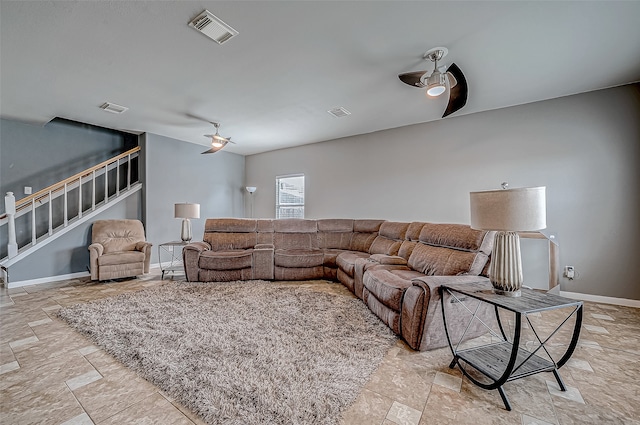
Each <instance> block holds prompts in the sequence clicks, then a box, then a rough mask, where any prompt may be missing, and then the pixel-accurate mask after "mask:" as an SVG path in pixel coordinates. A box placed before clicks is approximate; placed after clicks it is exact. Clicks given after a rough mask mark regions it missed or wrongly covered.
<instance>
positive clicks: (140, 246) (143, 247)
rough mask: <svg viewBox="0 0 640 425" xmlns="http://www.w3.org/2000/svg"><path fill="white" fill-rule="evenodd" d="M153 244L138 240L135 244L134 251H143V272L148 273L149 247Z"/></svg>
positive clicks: (149, 261)
mask: <svg viewBox="0 0 640 425" xmlns="http://www.w3.org/2000/svg"><path fill="white" fill-rule="evenodd" d="M152 246H153V244H152V243H151V242H147V241H140V242H138V243H137V244H136V251H140V252H143V253H144V269H143V270H144V272H145V273H149V263H151V247H152Z"/></svg>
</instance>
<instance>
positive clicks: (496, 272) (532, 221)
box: [470, 183, 547, 297]
mask: <svg viewBox="0 0 640 425" xmlns="http://www.w3.org/2000/svg"><path fill="white" fill-rule="evenodd" d="M505 186H506V184H504V183H503V187H505ZM545 189H546V188H545V187H526V188H516V189H502V190H489V191H482V192H471V193H470V200H471V227H472V228H473V229H478V230H496V231H497V232H496V236H495V241H494V244H493V250H492V251H491V264H490V265H489V279H490V280H491V283H492V284H493V287H494V289H495V291H496V293H498V294H501V295H506V296H510V297H519V296H520V295H521V292H520V288H521V287H522V261H521V258H520V237H519V236H518V233H517V232H532V231H537V230H542V229H544V228H545V227H546V226H547V214H546V198H545Z"/></svg>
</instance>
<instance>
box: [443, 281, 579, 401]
mask: <svg viewBox="0 0 640 425" xmlns="http://www.w3.org/2000/svg"><path fill="white" fill-rule="evenodd" d="M445 296H447V297H446V298H447V299H448V300H449V301H450V302H452V303H463V305H464V303H465V301H467V302H468V301H469V298H471V299H474V300H479V301H480V302H481V303H488V304H490V305H492V306H493V307H494V311H495V316H496V321H497V325H498V328H499V333H498V332H496V331H495V330H494V329H492V328H491V326H489V325H488V324H486V323H485V322H482V324H483V325H484V326H485V327H486V328H487V330H488V331H489V332H490V333H491V335H492V336H493V337H495V339H496V340H497V342H492V343H489V344H484V345H480V346H477V347H471V348H464V349H462V348H460V344H461V343H462V341H463V339H464V334H463V335H462V337H461V338H460V340H459V341H452V340H451V337H450V333H449V329H448V327H447V309H446V304H447V302H446V301H445ZM440 297H441V298H440V304H441V306H442V317H443V322H444V328H445V333H446V335H447V340H448V342H449V347H450V348H451V353H452V354H453V360H452V361H451V364H450V365H449V367H450V368H454V367H455V366H456V365H458V367H459V368H460V370H461V371H462V373H463V374H464V376H466V377H467V378H469V380H470V381H471V382H473V383H474V384H476V385H477V386H479V387H481V388H484V389H487V390H493V389H497V390H498V392H499V393H500V397H502V401H503V402H504V407H505V409H507V410H511V404H510V403H509V399H508V398H507V395H506V393H505V392H504V389H503V388H502V386H503V385H504V384H505V383H506V382H509V381H513V380H516V379H520V378H524V377H527V376H531V375H534V374H536V373H540V372H553V375H554V376H555V378H556V381H557V382H558V386H559V387H560V389H561V390H562V391H566V390H567V388H566V386H565V385H564V382H563V381H562V378H561V377H560V374H559V373H558V369H560V368H561V367H562V366H563V365H564V364H565V363H566V362H567V361H568V360H569V358H570V357H571V355H572V354H573V351H574V350H575V348H576V345H577V343H578V338H579V336H580V327H581V325H582V309H583V304H582V301H575V300H572V299H569V298H564V297H561V296H558V295H553V294H547V293H543V292H536V291H533V290H530V289H524V288H523V289H522V296H520V297H515V298H514V297H506V296H504V295H498V294H496V293H495V292H494V291H493V290H479V289H477V288H470V287H467V288H465V287H464V286H463V285H460V286H456V287H450V286H442V287H441V288H440ZM478 305H479V303H478ZM561 308H567V309H568V310H569V312H568V314H567V315H566V318H564V320H562V321H561V322H560V324H559V325H557V327H556V328H555V330H553V331H552V332H551V333H550V334H549V335H548V336H546V337H544V336H541V333H540V332H538V331H536V329H535V327H534V325H533V323H532V322H531V320H530V317H529V316H531V315H532V314H534V313H539V312H542V311H548V310H555V309H561ZM465 309H466V310H467V311H468V312H469V315H470V317H471V318H470V321H469V324H471V321H473V320H480V319H479V318H478V317H477V316H476V312H477V311H478V308H477V307H476V309H475V310H473V311H472V309H470V308H467V307H466V306H465ZM500 310H506V311H510V312H512V313H515V325H514V329H513V336H512V337H511V338H509V337H508V336H507V334H506V333H505V328H504V326H503V323H502V321H501V319H500ZM573 316H575V322H574V326H573V334H572V338H571V341H570V342H569V344H568V346H567V349H566V351H565V352H564V354H563V355H562V356H561V357H560V359H559V360H557V361H556V360H554V358H553V357H552V355H551V354H550V353H549V350H548V349H547V347H545V344H546V343H547V342H548V341H549V340H550V339H551V338H552V337H553V336H554V335H555V334H556V333H557V332H558V331H559V330H560V329H561V328H562V327H563V326H564V325H565V324H566V323H567V322H568V321H569V319H570V318H571V317H573ZM523 319H524V321H526V323H527V324H528V326H529V328H530V329H531V331H532V333H533V334H534V335H535V337H536V339H537V341H538V345H537V347H535V349H533V350H531V351H530V350H528V349H526V348H524V347H522V346H520V338H521V335H522V326H523ZM467 327H468V326H467ZM465 365H468V366H470V367H471V368H473V369H475V371H477V372H480V374H481V375H482V376H484V377H485V378H486V379H482V380H481V379H480V378H481V376H479V375H478V374H477V373H474V374H473V375H475V376H473V375H472V374H470V373H469V371H468V370H467V369H466V368H465Z"/></svg>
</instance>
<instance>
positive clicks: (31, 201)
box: [0, 146, 141, 258]
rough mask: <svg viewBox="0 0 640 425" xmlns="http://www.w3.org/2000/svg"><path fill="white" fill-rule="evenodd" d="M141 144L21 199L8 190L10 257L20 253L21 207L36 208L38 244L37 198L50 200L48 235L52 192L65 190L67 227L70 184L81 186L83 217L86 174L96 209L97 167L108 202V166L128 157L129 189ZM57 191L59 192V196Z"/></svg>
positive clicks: (2, 220) (4, 219)
mask: <svg viewBox="0 0 640 425" xmlns="http://www.w3.org/2000/svg"><path fill="white" fill-rule="evenodd" d="M140 150H141V149H140V146H136V147H134V148H132V149H129V150H128V151H126V152H123V153H121V154H118V155H116V156H114V157H112V158H109V159H107V160H105V161H102V162H101V163H99V164H96V165H94V166H92V167H89V168H87V169H85V170H83V171H80V172H79V173H76V174H74V175H73V176H71V177H67V178H66V179H64V180H61V181H59V182H57V183H54V184H52V185H50V186H47V187H45V188H44V189H41V190H39V191H37V192H36V193H33V194H31V195H28V196H25V197H24V198H22V199H20V200H16V199H15V197H14V195H13V192H7V194H6V196H5V197H4V203H5V213H3V214H1V215H0V224H2V225H4V224H7V225H8V241H7V253H8V258H13V257H15V256H16V255H17V254H18V244H17V241H16V231H15V217H16V215H17V214H18V213H19V212H20V211H22V210H25V209H27V208H29V207H31V208H32V210H33V214H32V219H31V232H32V238H31V239H32V242H31V244H32V246H33V245H35V244H36V243H37V235H36V219H35V209H36V207H37V205H36V201H38V202H39V203H41V202H42V199H44V198H47V199H48V202H49V232H48V233H49V235H52V234H53V227H52V210H51V202H52V199H53V194H54V193H57V192H60V191H64V198H65V200H64V227H67V223H68V218H67V207H68V205H67V193H68V190H69V186H72V187H73V185H74V184H75V182H77V184H78V190H79V192H78V193H79V197H78V218H81V217H82V212H83V209H82V207H81V205H82V191H81V187H82V184H83V181H82V179H83V177H86V176H89V175H91V176H92V179H93V192H92V197H93V199H92V207H91V209H92V210H93V209H95V205H96V204H95V201H96V199H95V193H96V190H95V189H96V188H95V178H96V171H98V170H100V169H104V174H105V195H104V202H105V204H106V203H107V202H108V200H109V194H108V186H107V174H108V171H109V166H110V165H112V164H114V163H115V164H117V165H116V168H117V169H119V167H120V160H121V159H123V158H127V160H126V162H124V163H125V164H128V168H127V185H126V186H127V187H126V189H129V188H130V187H131V160H132V155H133V154H135V153H137V152H139V151H140ZM119 181H120V173H119V172H118V173H116V182H119ZM119 194H120V185H119V183H116V196H119ZM57 196H58V195H56V197H57Z"/></svg>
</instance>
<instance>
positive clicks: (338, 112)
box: [327, 107, 351, 118]
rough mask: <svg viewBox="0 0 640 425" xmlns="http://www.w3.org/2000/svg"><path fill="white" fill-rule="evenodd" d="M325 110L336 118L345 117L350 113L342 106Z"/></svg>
mask: <svg viewBox="0 0 640 425" xmlns="http://www.w3.org/2000/svg"><path fill="white" fill-rule="evenodd" d="M327 112H328V113H330V114H331V115H333V116H334V117H336V118H340V117H346V116H347V115H351V112H349V111H347V110H346V109H344V108H343V107H339V108H333V109H331V110H329V111H327Z"/></svg>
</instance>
